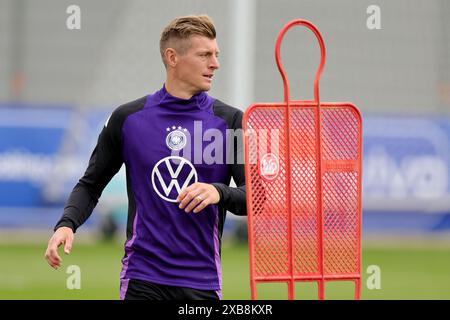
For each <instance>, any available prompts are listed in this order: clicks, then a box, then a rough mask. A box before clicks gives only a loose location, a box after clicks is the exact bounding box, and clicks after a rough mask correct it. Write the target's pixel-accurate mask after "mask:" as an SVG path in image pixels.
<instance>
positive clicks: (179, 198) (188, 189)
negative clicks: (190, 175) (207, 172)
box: [176, 182, 199, 202]
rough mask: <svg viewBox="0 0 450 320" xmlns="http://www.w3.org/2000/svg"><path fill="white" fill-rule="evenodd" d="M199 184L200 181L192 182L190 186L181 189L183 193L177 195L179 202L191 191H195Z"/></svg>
mask: <svg viewBox="0 0 450 320" xmlns="http://www.w3.org/2000/svg"><path fill="white" fill-rule="evenodd" d="M198 186H199V183H198V182H196V183H193V184H191V185H190V186H189V187H187V188H186V189H184V190H183V191H181V193H180V194H179V195H178V197H177V200H176V201H177V202H181V201H183V200H184V198H185V197H186V196H187V195H188V194H189V193H191V192H192V191H194V190H195V189H196V188H197V187H198Z"/></svg>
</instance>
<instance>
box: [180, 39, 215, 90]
mask: <svg viewBox="0 0 450 320" xmlns="http://www.w3.org/2000/svg"><path fill="white" fill-rule="evenodd" d="M186 41H188V48H187V50H186V52H185V53H184V54H179V55H178V63H177V64H176V66H175V68H174V71H175V73H174V74H175V77H176V79H177V80H178V81H179V82H180V85H181V86H182V87H183V88H184V89H185V90H186V91H188V92H190V93H192V94H193V95H194V94H196V93H198V92H201V91H208V90H210V89H211V85H212V78H213V76H214V72H215V71H216V70H217V69H219V67H220V65H219V60H218V57H219V48H218V46H217V41H216V39H209V38H207V37H202V36H192V37H190V38H189V39H188V40H186Z"/></svg>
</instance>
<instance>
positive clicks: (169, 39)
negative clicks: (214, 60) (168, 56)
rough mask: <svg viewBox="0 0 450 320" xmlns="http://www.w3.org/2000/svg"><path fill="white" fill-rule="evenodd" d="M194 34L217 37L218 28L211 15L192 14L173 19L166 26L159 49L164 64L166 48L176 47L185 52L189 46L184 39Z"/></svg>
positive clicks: (211, 37)
mask: <svg viewBox="0 0 450 320" xmlns="http://www.w3.org/2000/svg"><path fill="white" fill-rule="evenodd" d="M194 35H198V36H203V37H207V38H209V39H215V38H216V29H215V27H214V23H213V21H212V20H211V18H210V17H208V16H207V15H199V16H194V15H190V16H184V17H178V18H176V19H174V20H172V21H171V22H170V23H169V24H168V25H167V26H166V27H165V28H164V30H163V32H162V33H161V39H160V41H159V50H160V52H161V58H162V60H163V62H164V65H166V61H165V58H164V52H165V51H166V49H167V48H169V47H176V48H174V49H176V50H177V51H179V52H180V53H181V54H183V53H185V52H186V50H187V49H188V48H189V47H188V46H187V42H186V41H184V40H187V39H189V37H191V36H194Z"/></svg>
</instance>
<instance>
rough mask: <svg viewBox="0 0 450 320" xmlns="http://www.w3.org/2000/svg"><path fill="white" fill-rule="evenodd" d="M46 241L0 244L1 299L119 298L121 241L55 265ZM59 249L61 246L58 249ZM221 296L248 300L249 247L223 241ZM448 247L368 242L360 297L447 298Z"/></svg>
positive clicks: (302, 287)
mask: <svg viewBox="0 0 450 320" xmlns="http://www.w3.org/2000/svg"><path fill="white" fill-rule="evenodd" d="M45 247H46V242H42V243H39V244H35V245H32V244H7V243H3V244H0V262H1V263H0V299H3V300H4V299H118V298H119V274H120V269H121V263H120V260H121V258H122V255H123V246H122V245H121V244H117V243H111V244H107V243H93V244H75V245H74V247H73V251H72V253H71V254H70V255H69V256H66V255H64V253H62V255H63V266H62V268H61V269H59V270H54V269H52V268H50V267H49V266H48V265H47V263H46V262H45V260H44V258H43V255H44V251H45ZM61 251H62V250H61ZM222 258H223V298H224V299H250V281H249V261H248V247H247V246H245V245H233V244H224V246H223V251H222ZM69 265H78V266H79V267H80V269H81V289H80V290H77V289H73V290H69V289H67V287H66V280H67V278H68V277H69V276H70V275H69V274H67V273H66V269H67V267H68V266H69ZM369 265H377V266H379V267H380V268H381V289H373V290H369V289H368V288H367V286H366V281H367V279H368V277H369V276H370V274H367V273H366V270H367V267H368V266H369ZM449 270H450V250H449V248H448V247H447V248H445V247H442V248H435V247H433V246H430V247H421V248H402V247H398V248H396V247H389V248H386V247H372V246H371V247H367V248H364V250H363V271H364V273H363V292H362V298H363V299H450V272H449ZM353 289H354V285H353V283H352V282H330V283H327V285H326V290H327V299H352V298H353ZM316 290H317V287H316V285H315V284H313V283H301V284H297V286H296V296H297V299H316V298H317V294H316ZM258 292H259V298H260V299H286V298H287V285H286V284H283V283H280V284H260V285H259V286H258Z"/></svg>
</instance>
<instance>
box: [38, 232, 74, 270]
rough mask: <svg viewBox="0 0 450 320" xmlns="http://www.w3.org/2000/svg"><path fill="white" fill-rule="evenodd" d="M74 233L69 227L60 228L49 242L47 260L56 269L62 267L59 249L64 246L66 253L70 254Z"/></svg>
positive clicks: (46, 253)
mask: <svg viewBox="0 0 450 320" xmlns="http://www.w3.org/2000/svg"><path fill="white" fill-rule="evenodd" d="M73 238H74V235H73V231H72V229H70V228H68V227H61V228H58V229H57V230H56V231H55V233H54V234H53V236H52V237H51V238H50V240H49V241H48V246H47V251H45V260H47V262H48V264H49V265H50V266H52V267H53V268H55V269H58V268H59V267H60V266H61V257H60V256H59V255H58V248H59V246H60V245H62V244H64V252H65V253H66V254H69V253H70V250H71V249H72V243H73Z"/></svg>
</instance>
